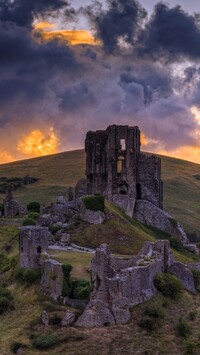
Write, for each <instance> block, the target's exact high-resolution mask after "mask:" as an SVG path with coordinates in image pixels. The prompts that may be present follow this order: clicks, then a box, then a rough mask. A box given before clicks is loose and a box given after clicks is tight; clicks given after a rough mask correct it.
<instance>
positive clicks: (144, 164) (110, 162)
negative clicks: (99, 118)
mask: <svg viewBox="0 0 200 355" xmlns="http://www.w3.org/2000/svg"><path fill="white" fill-rule="evenodd" d="M85 151H86V177H87V193H88V194H89V195H91V194H104V195H105V196H106V197H107V198H108V199H109V200H112V201H113V202H115V203H116V204H118V205H119V206H120V207H121V208H122V209H123V210H125V211H126V212H127V213H128V214H129V215H133V211H134V206H135V202H136V200H146V201H149V202H151V203H153V204H154V205H156V206H157V207H159V208H162V207H163V184H162V181H161V160H160V159H159V158H158V157H157V156H154V155H152V156H148V155H146V154H144V153H142V152H141V151H140V130H139V128H138V127H129V126H117V125H113V126H109V127H108V128H107V129H106V130H105V131H96V132H91V131H90V132H88V133H87V136H86V141H85Z"/></svg>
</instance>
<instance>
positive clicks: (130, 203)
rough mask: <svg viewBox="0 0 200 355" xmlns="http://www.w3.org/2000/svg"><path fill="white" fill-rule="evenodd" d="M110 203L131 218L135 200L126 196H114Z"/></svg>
mask: <svg viewBox="0 0 200 355" xmlns="http://www.w3.org/2000/svg"><path fill="white" fill-rule="evenodd" d="M111 200H112V202H113V203H114V204H115V205H117V206H119V207H120V208H121V209H122V211H124V212H125V213H126V214H127V216H129V217H132V216H133V213H134V208H135V198H131V197H129V196H128V195H120V194H116V195H114V196H113V197H112V199H111Z"/></svg>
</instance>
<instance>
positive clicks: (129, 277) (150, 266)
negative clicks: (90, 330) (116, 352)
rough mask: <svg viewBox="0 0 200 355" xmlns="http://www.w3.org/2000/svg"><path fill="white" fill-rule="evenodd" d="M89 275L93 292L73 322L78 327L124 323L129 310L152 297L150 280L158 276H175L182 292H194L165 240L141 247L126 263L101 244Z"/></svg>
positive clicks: (187, 274)
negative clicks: (180, 283) (80, 313)
mask: <svg viewBox="0 0 200 355" xmlns="http://www.w3.org/2000/svg"><path fill="white" fill-rule="evenodd" d="M90 272H91V279H92V287H93V288H92V292H91V296H90V302H89V304H88V305H87V307H86V309H85V311H84V313H83V314H82V315H81V316H80V317H79V319H78V320H77V322H76V325H77V326H79V327H98V326H103V325H113V324H125V323H127V322H128V321H129V319H130V311H129V308H130V307H132V306H133V305H137V304H140V303H142V302H144V301H146V300H148V299H150V298H152V297H153V296H154V295H155V293H156V288H155V286H154V278H155V276H156V274H157V273H160V272H170V273H172V274H174V275H176V276H177V277H178V278H179V279H180V281H181V282H182V284H183V287H184V288H185V289H186V290H188V291H189V292H192V293H195V292H196V291H195V286H194V279H193V275H192V272H191V271H190V270H189V268H188V267H187V265H184V264H182V263H178V262H176V261H175V259H174V256H173V254H172V252H171V250H170V245H169V241H167V240H158V241H156V242H155V243H152V242H146V243H144V246H143V248H142V249H141V251H140V252H139V254H138V255H137V256H136V257H132V258H130V259H128V260H123V259H122V258H117V257H114V256H112V255H111V253H110V250H109V248H108V246H107V245H106V244H103V245H101V246H100V248H98V249H97V250H96V254H95V256H94V258H93V260H92V262H91V266H90Z"/></svg>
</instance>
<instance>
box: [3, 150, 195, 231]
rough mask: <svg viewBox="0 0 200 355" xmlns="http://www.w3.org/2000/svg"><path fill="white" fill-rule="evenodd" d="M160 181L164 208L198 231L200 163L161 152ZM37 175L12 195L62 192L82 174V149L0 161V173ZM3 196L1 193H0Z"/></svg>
mask: <svg viewBox="0 0 200 355" xmlns="http://www.w3.org/2000/svg"><path fill="white" fill-rule="evenodd" d="M161 159H162V179H163V181H164V208H165V209H166V210H167V211H168V212H169V213H171V214H172V215H173V217H174V218H176V219H177V220H179V221H180V222H181V223H182V224H183V225H184V227H185V228H186V230H187V231H188V232H189V233H192V232H193V231H196V232H199V234H200V221H199V216H200V165H199V164H195V163H191V162H188V161H184V160H180V159H175V158H169V157H165V156H161ZM27 174H29V175H30V176H34V177H36V178H38V179H39V180H38V182H36V183H35V184H33V185H28V186H25V187H20V188H19V189H17V190H16V191H15V196H16V198H17V199H19V200H21V201H22V202H25V203H27V202H31V201H39V202H40V203H50V202H53V201H55V197H56V196H58V195H63V194H65V193H66V187H67V186H74V185H75V184H76V181H77V180H79V179H80V178H82V177H84V175H85V153H84V150H76V151H70V152H64V153H59V154H55V155H49V156H45V157H39V158H34V159H28V160H23V161H18V162H13V163H9V164H2V165H0V177H2V176H6V177H7V178H13V177H21V176H25V175H27ZM0 198H1V199H2V198H3V194H0Z"/></svg>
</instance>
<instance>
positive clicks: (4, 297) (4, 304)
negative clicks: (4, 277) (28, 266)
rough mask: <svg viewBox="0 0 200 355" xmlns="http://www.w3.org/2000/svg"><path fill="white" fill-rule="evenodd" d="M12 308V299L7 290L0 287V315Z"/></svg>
mask: <svg viewBox="0 0 200 355" xmlns="http://www.w3.org/2000/svg"><path fill="white" fill-rule="evenodd" d="M12 307H13V297H12V295H11V293H10V291H9V290H7V289H6V288H5V287H0V315H1V314H3V313H5V312H7V311H8V310H9V309H11V308H12Z"/></svg>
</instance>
